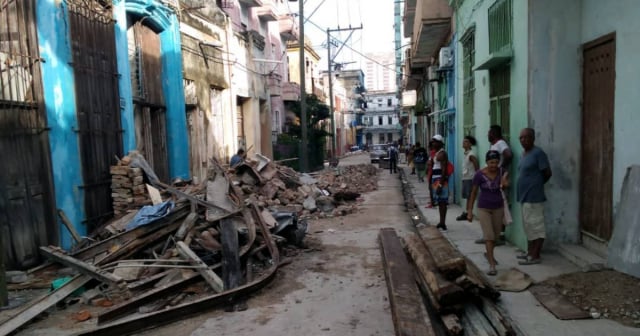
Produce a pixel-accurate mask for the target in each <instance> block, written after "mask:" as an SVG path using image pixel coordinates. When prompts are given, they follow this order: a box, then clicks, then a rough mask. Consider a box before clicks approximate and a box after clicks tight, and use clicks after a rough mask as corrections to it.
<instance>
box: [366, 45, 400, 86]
mask: <svg viewBox="0 0 640 336" xmlns="http://www.w3.org/2000/svg"><path fill="white" fill-rule="evenodd" d="M365 56H366V57H367V59H366V60H365V64H364V74H365V77H364V78H365V85H366V87H367V89H368V90H373V91H385V92H391V91H396V74H395V70H394V68H395V55H394V53H393V52H378V53H368V54H366V55H365Z"/></svg>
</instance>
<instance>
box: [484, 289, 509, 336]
mask: <svg viewBox="0 0 640 336" xmlns="http://www.w3.org/2000/svg"><path fill="white" fill-rule="evenodd" d="M480 310H481V311H482V313H483V314H484V316H486V317H487V319H488V320H489V322H491V325H493V327H494V328H495V329H496V330H497V331H498V335H500V336H515V335H517V332H516V331H515V328H514V327H513V325H512V323H511V321H510V319H509V317H508V316H506V314H505V312H503V311H502V310H501V309H500V308H499V307H498V306H497V305H496V304H495V303H494V302H493V301H491V300H489V299H487V298H484V297H481V298H480Z"/></svg>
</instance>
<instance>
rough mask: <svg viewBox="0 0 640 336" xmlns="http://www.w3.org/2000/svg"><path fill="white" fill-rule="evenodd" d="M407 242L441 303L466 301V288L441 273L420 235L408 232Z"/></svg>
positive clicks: (446, 304)
mask: <svg viewBox="0 0 640 336" xmlns="http://www.w3.org/2000/svg"><path fill="white" fill-rule="evenodd" d="M405 242H406V246H407V250H408V251H409V255H411V258H413V262H414V264H415V266H416V268H417V269H418V271H419V272H420V274H421V275H422V276H423V277H424V279H425V281H426V283H427V286H428V289H429V290H430V291H431V292H432V293H433V295H434V296H435V298H436V299H437V300H438V302H439V303H440V305H442V306H449V305H455V304H458V303H462V302H464V300H465V293H464V290H463V289H462V288H460V286H458V285H456V284H455V283H452V282H451V281H449V280H447V279H445V278H444V277H443V276H442V274H440V272H439V271H438V268H437V265H436V263H435V261H434V260H433V258H432V256H431V253H430V252H429V251H428V250H427V248H426V247H425V246H424V243H423V242H422V240H421V239H420V237H418V236H417V235H416V234H408V235H407V236H406V237H405Z"/></svg>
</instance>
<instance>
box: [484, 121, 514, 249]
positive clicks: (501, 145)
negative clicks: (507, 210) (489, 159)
mask: <svg viewBox="0 0 640 336" xmlns="http://www.w3.org/2000/svg"><path fill="white" fill-rule="evenodd" d="M487 140H489V144H491V147H490V148H489V149H490V150H495V151H497V152H498V153H500V163H499V166H500V168H502V169H503V170H505V171H509V166H511V161H512V159H513V153H512V151H511V148H510V147H509V144H507V141H505V140H504V138H503V136H502V127H501V126H500V125H491V126H490V127H489V132H488V133H487ZM505 195H507V196H508V195H509V191H508V190H505ZM505 228H506V227H505V226H504V225H503V226H502V231H501V232H500V237H499V238H498V240H496V245H504V241H505V238H504V230H505ZM475 242H476V244H484V240H483V239H482V238H479V239H476V241H475Z"/></svg>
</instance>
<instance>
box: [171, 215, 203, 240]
mask: <svg viewBox="0 0 640 336" xmlns="http://www.w3.org/2000/svg"><path fill="white" fill-rule="evenodd" d="M197 220H198V214H197V213H195V212H191V213H189V215H188V216H187V217H186V218H185V219H184V221H182V224H180V228H179V229H178V232H176V234H175V236H174V237H175V239H176V240H184V237H185V236H186V235H187V232H189V230H191V228H192V227H193V224H195V223H196V221H197Z"/></svg>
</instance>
